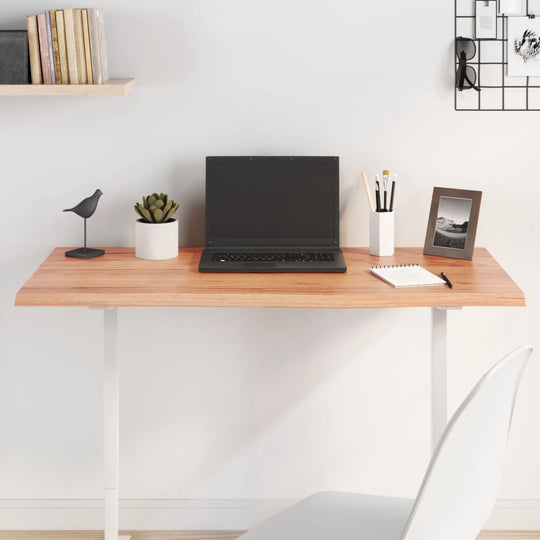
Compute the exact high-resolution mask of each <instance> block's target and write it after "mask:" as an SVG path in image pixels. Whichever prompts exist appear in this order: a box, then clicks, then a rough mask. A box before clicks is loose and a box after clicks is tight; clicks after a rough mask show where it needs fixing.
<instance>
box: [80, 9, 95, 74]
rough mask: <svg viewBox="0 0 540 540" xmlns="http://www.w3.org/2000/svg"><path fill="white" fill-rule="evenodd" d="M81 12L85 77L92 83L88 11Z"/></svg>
mask: <svg viewBox="0 0 540 540" xmlns="http://www.w3.org/2000/svg"><path fill="white" fill-rule="evenodd" d="M81 14H82V29H83V38H84V59H85V65H86V79H87V81H88V84H94V78H93V76H92V54H91V51H90V32H89V29H88V11H87V10H86V9H83V10H81Z"/></svg>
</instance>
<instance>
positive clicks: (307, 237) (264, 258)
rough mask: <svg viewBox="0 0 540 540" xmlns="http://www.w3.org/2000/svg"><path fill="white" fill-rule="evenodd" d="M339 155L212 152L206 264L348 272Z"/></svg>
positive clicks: (215, 268)
mask: <svg viewBox="0 0 540 540" xmlns="http://www.w3.org/2000/svg"><path fill="white" fill-rule="evenodd" d="M346 270H347V266H346V264H345V259H344V257H343V253H342V251H341V249H340V248H339V158H338V157H326V156H325V157H296V156H294V157H290V156H289V157H248V156H245V157H207V158H206V247H205V249H204V250H203V252H202V256H201V260H200V263H199V271H200V272H346Z"/></svg>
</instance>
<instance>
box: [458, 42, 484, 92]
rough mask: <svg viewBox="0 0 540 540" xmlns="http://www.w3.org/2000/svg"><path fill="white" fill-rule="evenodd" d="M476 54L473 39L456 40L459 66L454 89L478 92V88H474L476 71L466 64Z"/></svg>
mask: <svg viewBox="0 0 540 540" xmlns="http://www.w3.org/2000/svg"><path fill="white" fill-rule="evenodd" d="M475 54H476V43H475V42H474V40H473V39H470V38H465V37H458V38H456V56H457V57H458V60H459V64H458V69H457V71H456V88H457V89H458V90H459V91H460V92H461V91H462V90H470V89H471V88H474V89H475V90H476V91H477V92H480V88H478V86H476V70H475V69H474V68H473V67H472V66H469V65H468V64H467V62H468V61H469V60H472V59H473V58H474V56H475Z"/></svg>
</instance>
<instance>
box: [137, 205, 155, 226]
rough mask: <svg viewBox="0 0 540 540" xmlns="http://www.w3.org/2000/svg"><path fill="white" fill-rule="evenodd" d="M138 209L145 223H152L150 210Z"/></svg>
mask: <svg viewBox="0 0 540 540" xmlns="http://www.w3.org/2000/svg"><path fill="white" fill-rule="evenodd" d="M139 210H140V211H141V214H142V215H143V217H144V220H145V221H146V222H147V223H152V215H151V214H150V212H149V211H148V210H147V209H146V208H139Z"/></svg>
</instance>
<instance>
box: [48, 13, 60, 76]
mask: <svg viewBox="0 0 540 540" xmlns="http://www.w3.org/2000/svg"><path fill="white" fill-rule="evenodd" d="M49 19H50V21H51V38H52V52H53V65H54V77H55V80H56V84H62V73H61V71H60V49H59V48H58V29H57V27H56V15H55V13H54V11H49Z"/></svg>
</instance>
